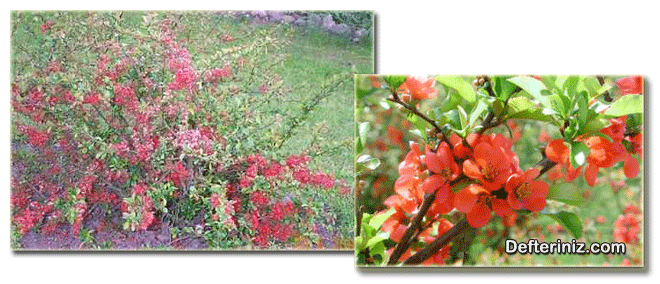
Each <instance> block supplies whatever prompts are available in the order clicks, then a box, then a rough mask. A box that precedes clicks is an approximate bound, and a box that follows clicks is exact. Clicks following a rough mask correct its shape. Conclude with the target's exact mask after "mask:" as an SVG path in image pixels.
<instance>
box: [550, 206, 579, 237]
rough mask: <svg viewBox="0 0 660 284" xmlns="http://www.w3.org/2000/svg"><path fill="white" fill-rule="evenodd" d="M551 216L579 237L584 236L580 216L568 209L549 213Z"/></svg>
mask: <svg viewBox="0 0 660 284" xmlns="http://www.w3.org/2000/svg"><path fill="white" fill-rule="evenodd" d="M549 215H550V217H552V218H554V219H555V220H557V222H559V223H560V224H561V225H562V226H564V228H566V229H567V230H568V231H569V232H571V234H572V235H573V236H574V237H575V238H576V239H579V238H581V237H582V222H581V221H580V218H579V217H578V216H577V215H575V213H570V212H566V211H560V212H558V213H555V214H549Z"/></svg>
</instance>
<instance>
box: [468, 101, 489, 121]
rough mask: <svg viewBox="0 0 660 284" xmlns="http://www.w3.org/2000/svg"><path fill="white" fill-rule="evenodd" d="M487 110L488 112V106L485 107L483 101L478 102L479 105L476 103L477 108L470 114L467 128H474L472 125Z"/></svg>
mask: <svg viewBox="0 0 660 284" xmlns="http://www.w3.org/2000/svg"><path fill="white" fill-rule="evenodd" d="M487 110H488V106H487V105H486V103H484V102H483V101H479V103H477V106H476V107H474V109H473V110H472V113H471V114H470V121H469V124H468V126H469V127H472V126H474V124H475V123H476V122H477V119H479V118H480V117H481V115H483V114H484V112H486V111H487Z"/></svg>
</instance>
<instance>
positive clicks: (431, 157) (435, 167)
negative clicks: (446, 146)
mask: <svg viewBox="0 0 660 284" xmlns="http://www.w3.org/2000/svg"><path fill="white" fill-rule="evenodd" d="M424 164H425V165H426V167H427V168H429V170H431V171H432V172H434V173H436V174H437V173H440V172H441V171H442V168H443V165H442V161H441V160H440V157H438V155H437V154H436V153H433V152H431V151H430V150H428V149H427V151H426V155H424Z"/></svg>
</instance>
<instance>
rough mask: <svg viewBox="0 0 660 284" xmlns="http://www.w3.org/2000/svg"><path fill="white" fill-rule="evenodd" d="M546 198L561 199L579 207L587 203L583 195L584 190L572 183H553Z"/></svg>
mask: <svg viewBox="0 0 660 284" xmlns="http://www.w3.org/2000/svg"><path fill="white" fill-rule="evenodd" d="M546 199H550V200H557V201H561V202H563V203H566V204H569V205H573V206H577V207H583V206H584V205H585V204H586V201H585V200H584V198H583V197H582V192H580V190H579V189H578V187H577V186H576V185H574V184H572V183H556V184H554V185H552V186H551V187H550V190H549V191H548V196H546Z"/></svg>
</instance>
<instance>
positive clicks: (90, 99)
mask: <svg viewBox="0 0 660 284" xmlns="http://www.w3.org/2000/svg"><path fill="white" fill-rule="evenodd" d="M100 101H101V97H100V95H99V93H97V92H92V93H91V94H89V95H87V96H85V99H83V104H91V105H98V104H99V102H100Z"/></svg>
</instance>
